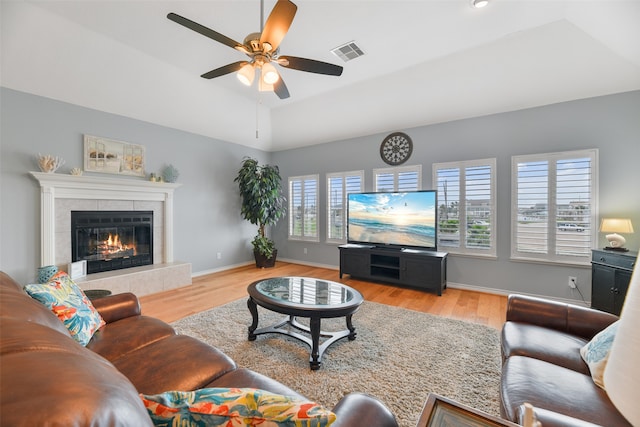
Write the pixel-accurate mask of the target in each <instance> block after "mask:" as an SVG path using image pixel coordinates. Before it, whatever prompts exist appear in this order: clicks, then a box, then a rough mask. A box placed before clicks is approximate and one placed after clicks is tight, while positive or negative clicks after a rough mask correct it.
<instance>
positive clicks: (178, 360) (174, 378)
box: [112, 335, 236, 394]
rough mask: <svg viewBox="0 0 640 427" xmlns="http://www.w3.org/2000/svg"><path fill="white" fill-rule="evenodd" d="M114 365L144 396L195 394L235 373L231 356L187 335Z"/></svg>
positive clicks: (137, 352)
mask: <svg viewBox="0 0 640 427" xmlns="http://www.w3.org/2000/svg"><path fill="white" fill-rule="evenodd" d="M167 360H170V361H171V363H170V364H169V365H167ZM112 363H113V364H114V366H115V367H116V368H118V370H119V371H120V372H122V373H123V374H124V375H125V376H126V377H127V378H129V380H130V381H131V382H132V383H133V385H134V386H135V387H136V389H138V391H139V392H140V393H144V394H158V393H163V392H165V391H167V390H196V389H199V388H202V387H204V386H205V385H206V384H209V383H210V382H212V381H214V380H215V379H216V378H218V377H220V376H222V375H224V374H225V373H227V372H230V371H232V370H234V369H236V364H235V362H234V361H233V360H231V359H230V358H229V356H227V355H226V354H224V353H223V352H221V351H220V350H218V349H216V348H214V347H212V346H210V345H208V344H205V343H204V342H202V341H199V340H197V339H195V338H193V337H189V336H186V335H172V336H169V337H166V338H163V339H160V340H157V341H155V342H153V343H151V344H149V345H146V346H144V347H140V348H138V349H137V350H135V351H132V352H129V353H127V354H125V355H124V356H122V357H120V358H118V359H116V360H113V361H112Z"/></svg>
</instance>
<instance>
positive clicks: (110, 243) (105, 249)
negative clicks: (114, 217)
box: [101, 234, 137, 255]
mask: <svg viewBox="0 0 640 427" xmlns="http://www.w3.org/2000/svg"><path fill="white" fill-rule="evenodd" d="M129 250H133V255H137V249H136V245H135V243H133V244H124V243H122V241H121V240H120V236H118V235H117V234H115V235H111V234H109V237H108V238H107V240H106V241H105V242H104V244H103V245H102V251H101V252H102V253H103V254H109V255H112V254H117V253H118V252H122V251H129Z"/></svg>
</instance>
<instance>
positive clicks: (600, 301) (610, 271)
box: [591, 249, 638, 316]
mask: <svg viewBox="0 0 640 427" xmlns="http://www.w3.org/2000/svg"><path fill="white" fill-rule="evenodd" d="M591 252H592V255H591V307H593V308H596V309H598V310H602V311H606V312H608V313H612V314H615V315H618V316H619V315H620V310H622V304H623V303H624V298H625V296H626V295H627V288H628V287H629V282H630V281H631V273H632V272H633V267H634V265H635V264H636V260H637V258H638V252H631V251H629V252H615V251H610V250H606V249H592V251H591Z"/></svg>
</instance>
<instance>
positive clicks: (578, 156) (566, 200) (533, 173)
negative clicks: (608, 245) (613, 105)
mask: <svg viewBox="0 0 640 427" xmlns="http://www.w3.org/2000/svg"><path fill="white" fill-rule="evenodd" d="M511 169H512V174H511V181H512V183H511V189H512V190H511V191H512V197H511V239H512V242H511V257H512V258H514V259H525V260H527V259H528V260H539V261H546V262H559V263H571V264H588V263H589V261H590V255H591V248H592V247H595V244H596V239H595V238H596V230H595V227H594V225H595V218H596V213H597V182H598V179H597V171H598V150H582V151H572V152H564V153H551V154H539V155H528V156H514V157H513V158H512V161H511Z"/></svg>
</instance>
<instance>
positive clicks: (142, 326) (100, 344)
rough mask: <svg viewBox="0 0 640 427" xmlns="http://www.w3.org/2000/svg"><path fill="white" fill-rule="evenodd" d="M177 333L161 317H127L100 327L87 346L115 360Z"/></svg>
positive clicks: (108, 358)
mask: <svg viewBox="0 0 640 427" xmlns="http://www.w3.org/2000/svg"><path fill="white" fill-rule="evenodd" d="M175 334H176V333H175V330H174V329H173V328H172V327H171V326H170V325H169V324H167V323H165V322H163V321H162V320H160V319H156V318H154V317H148V316H132V317H125V318H124V319H120V320H118V321H117V322H112V323H107V324H106V325H105V326H104V327H102V328H100V330H98V331H97V332H96V333H95V334H94V335H93V338H91V341H89V343H88V344H87V348H88V349H89V350H91V351H95V352H96V353H98V354H99V355H101V356H102V357H104V358H106V359H107V360H110V361H114V360H117V359H119V358H121V357H123V356H125V355H127V354H128V353H131V352H132V351H135V350H137V349H139V348H141V347H144V346H147V345H149V344H152V343H154V342H155V341H158V340H160V339H163V338H166V337H169V336H172V335H175Z"/></svg>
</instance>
